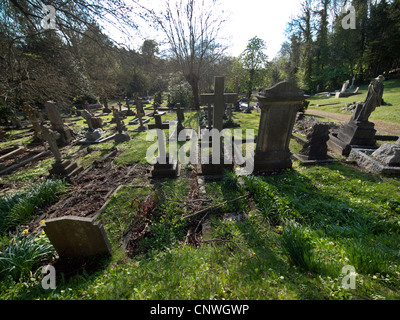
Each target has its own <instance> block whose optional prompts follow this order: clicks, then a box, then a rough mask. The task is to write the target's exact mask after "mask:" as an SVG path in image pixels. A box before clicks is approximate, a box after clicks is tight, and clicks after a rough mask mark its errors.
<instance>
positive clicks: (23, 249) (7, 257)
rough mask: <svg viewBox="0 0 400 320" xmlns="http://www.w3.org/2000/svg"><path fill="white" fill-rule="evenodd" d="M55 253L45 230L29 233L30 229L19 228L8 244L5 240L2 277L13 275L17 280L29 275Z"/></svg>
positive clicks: (0, 264) (0, 262) (0, 265)
mask: <svg viewBox="0 0 400 320" xmlns="http://www.w3.org/2000/svg"><path fill="white" fill-rule="evenodd" d="M10 238H11V236H10ZM54 253H55V251H54V248H53V246H52V245H51V244H50V242H49V241H48V239H47V237H46V236H45V235H44V233H43V232H39V233H37V234H29V233H28V229H25V230H23V231H21V230H19V229H17V232H16V233H15V235H14V236H13V237H12V238H11V241H10V243H9V245H8V246H6V244H5V243H4V242H3V246H2V251H1V252H0V278H3V279H4V278H5V277H11V278H12V279H14V280H15V281H17V280H19V279H20V278H21V277H23V276H26V275H29V273H31V272H32V271H33V270H34V268H35V267H37V266H38V265H39V264H40V263H41V262H43V261H45V260H48V259H49V258H50V257H51V255H53V254H54Z"/></svg>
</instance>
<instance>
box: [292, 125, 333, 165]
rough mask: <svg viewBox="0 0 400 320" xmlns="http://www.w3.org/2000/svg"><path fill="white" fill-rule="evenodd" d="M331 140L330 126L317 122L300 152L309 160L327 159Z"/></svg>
mask: <svg viewBox="0 0 400 320" xmlns="http://www.w3.org/2000/svg"><path fill="white" fill-rule="evenodd" d="M328 140H329V126H328V125H326V124H322V123H317V124H315V125H314V126H313V127H312V128H311V130H310V131H309V133H308V134H307V142H306V143H305V144H304V146H303V149H301V150H300V152H299V153H300V154H301V155H303V156H305V157H306V159H307V160H325V159H327V155H328V154H327V152H328V146H327V144H326V142H327V141H328Z"/></svg>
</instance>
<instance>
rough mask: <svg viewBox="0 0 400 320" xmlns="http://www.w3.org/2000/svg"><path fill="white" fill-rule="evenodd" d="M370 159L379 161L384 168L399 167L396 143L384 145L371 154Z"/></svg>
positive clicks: (398, 151)
mask: <svg viewBox="0 0 400 320" xmlns="http://www.w3.org/2000/svg"><path fill="white" fill-rule="evenodd" d="M371 157H372V158H375V159H377V160H379V161H380V162H381V163H383V164H384V165H385V166H389V167H399V166H400V145H398V144H396V143H384V144H382V145H381V146H380V147H379V148H378V149H377V150H375V151H374V152H373V153H372V154H371Z"/></svg>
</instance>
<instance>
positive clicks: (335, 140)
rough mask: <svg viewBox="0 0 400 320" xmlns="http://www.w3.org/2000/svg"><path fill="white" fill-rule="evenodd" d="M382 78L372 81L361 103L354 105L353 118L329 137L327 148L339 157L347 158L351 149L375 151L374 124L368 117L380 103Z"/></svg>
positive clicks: (382, 87) (382, 88)
mask: <svg viewBox="0 0 400 320" xmlns="http://www.w3.org/2000/svg"><path fill="white" fill-rule="evenodd" d="M384 80H385V78H384V77H383V76H381V75H380V76H378V77H377V78H375V79H373V80H372V81H371V83H370V84H369V86H368V93H367V97H366V99H365V101H364V102H363V103H358V104H356V106H355V108H354V113H353V116H352V117H351V119H350V121H349V123H347V124H346V125H345V126H344V127H343V128H342V129H341V130H340V131H339V133H338V134H337V135H335V134H331V135H330V136H329V141H328V147H329V148H330V149H331V150H332V151H334V152H336V153H338V154H341V155H344V156H348V155H349V154H350V151H351V148H352V147H358V148H364V149H365V148H371V149H375V148H376V147H375V144H376V139H375V133H376V130H375V129H374V126H375V125H374V123H373V122H370V121H369V120H368V119H369V116H370V115H371V113H372V112H373V111H374V110H375V108H376V107H378V106H380V105H381V103H382V95H383V90H384V86H383V81H384Z"/></svg>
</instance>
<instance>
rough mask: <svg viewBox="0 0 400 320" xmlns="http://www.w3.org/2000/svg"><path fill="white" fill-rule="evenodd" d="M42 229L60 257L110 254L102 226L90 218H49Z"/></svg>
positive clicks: (108, 243)
mask: <svg viewBox="0 0 400 320" xmlns="http://www.w3.org/2000/svg"><path fill="white" fill-rule="evenodd" d="M44 231H45V233H46V235H47V237H48V238H49V240H50V242H51V244H52V245H53V246H54V249H55V250H56V251H57V253H58V255H59V256H60V258H86V257H91V256H96V255H103V254H104V255H111V254H112V248H111V245H110V242H109V240H108V237H107V234H106V233H105V231H104V228H103V226H102V225H101V224H99V223H97V222H95V221H94V219H92V218H83V217H74V216H65V217H61V218H55V219H49V220H46V223H45V226H44Z"/></svg>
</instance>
